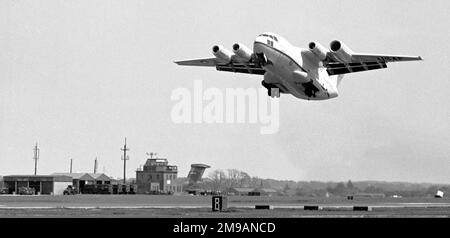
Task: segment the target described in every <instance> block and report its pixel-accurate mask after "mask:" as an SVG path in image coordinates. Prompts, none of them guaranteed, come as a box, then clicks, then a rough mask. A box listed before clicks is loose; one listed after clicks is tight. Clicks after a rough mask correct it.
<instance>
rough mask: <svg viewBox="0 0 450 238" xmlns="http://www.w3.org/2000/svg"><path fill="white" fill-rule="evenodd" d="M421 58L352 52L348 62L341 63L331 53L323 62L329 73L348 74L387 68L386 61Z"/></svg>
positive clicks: (418, 58) (419, 58)
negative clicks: (326, 60) (325, 61)
mask: <svg viewBox="0 0 450 238" xmlns="http://www.w3.org/2000/svg"><path fill="white" fill-rule="evenodd" d="M416 60H422V57H420V56H407V55H379V54H356V53H355V54H352V58H351V62H350V63H343V62H341V61H339V60H338V59H337V58H336V57H334V56H333V55H328V62H327V63H326V64H325V67H326V68H327V72H328V74H329V75H337V74H348V73H355V72H361V71H367V70H375V69H384V68H387V65H386V63H389V62H400V61H416Z"/></svg>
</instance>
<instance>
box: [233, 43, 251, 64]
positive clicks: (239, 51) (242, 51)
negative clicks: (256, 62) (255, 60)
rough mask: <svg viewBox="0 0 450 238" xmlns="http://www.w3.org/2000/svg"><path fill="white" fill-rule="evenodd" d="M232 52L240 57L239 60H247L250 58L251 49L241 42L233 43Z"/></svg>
mask: <svg viewBox="0 0 450 238" xmlns="http://www.w3.org/2000/svg"><path fill="white" fill-rule="evenodd" d="M233 52H234V54H235V55H237V56H238V57H239V58H240V59H239V61H244V62H248V61H250V60H251V59H252V54H253V52H252V50H250V49H249V48H248V47H247V46H245V45H244V44H242V43H235V44H234V45H233Z"/></svg>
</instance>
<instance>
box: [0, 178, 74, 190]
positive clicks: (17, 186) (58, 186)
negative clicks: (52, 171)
mask: <svg viewBox="0 0 450 238" xmlns="http://www.w3.org/2000/svg"><path fill="white" fill-rule="evenodd" d="M3 181H4V184H5V186H6V187H7V188H8V193H10V194H13V193H16V194H19V192H20V190H21V188H31V189H33V191H34V194H48V195H50V194H53V195H62V194H63V192H64V189H66V188H67V186H68V185H72V178H71V177H68V176H62V175H10V176H4V177H3Z"/></svg>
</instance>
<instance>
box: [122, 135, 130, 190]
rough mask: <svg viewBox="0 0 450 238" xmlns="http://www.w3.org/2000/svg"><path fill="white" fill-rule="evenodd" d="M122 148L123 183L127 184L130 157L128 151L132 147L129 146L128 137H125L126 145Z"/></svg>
mask: <svg viewBox="0 0 450 238" xmlns="http://www.w3.org/2000/svg"><path fill="white" fill-rule="evenodd" d="M120 150H121V151H123V157H122V160H123V184H124V185H125V184H126V181H127V179H126V172H127V170H126V167H127V160H129V159H130V158H129V157H127V151H129V150H130V149H129V148H127V138H126V137H125V145H124V146H123V148H120Z"/></svg>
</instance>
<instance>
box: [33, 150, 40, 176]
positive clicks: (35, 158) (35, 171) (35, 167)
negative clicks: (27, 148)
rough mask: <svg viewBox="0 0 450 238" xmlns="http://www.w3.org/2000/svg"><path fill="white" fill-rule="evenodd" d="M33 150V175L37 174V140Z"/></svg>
mask: <svg viewBox="0 0 450 238" xmlns="http://www.w3.org/2000/svg"><path fill="white" fill-rule="evenodd" d="M33 151H34V158H33V159H34V175H37V161H38V159H39V149H38V146H37V142H36V145H35V146H34V149H33Z"/></svg>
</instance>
